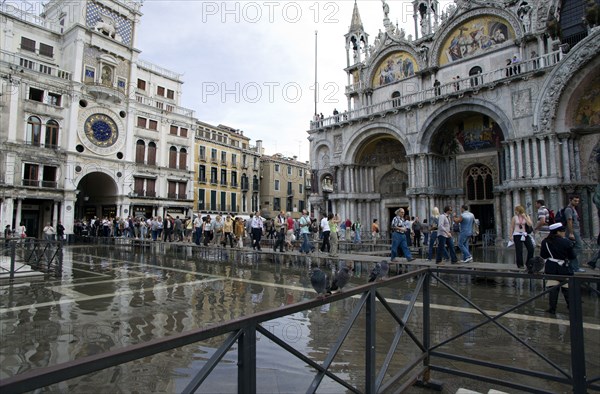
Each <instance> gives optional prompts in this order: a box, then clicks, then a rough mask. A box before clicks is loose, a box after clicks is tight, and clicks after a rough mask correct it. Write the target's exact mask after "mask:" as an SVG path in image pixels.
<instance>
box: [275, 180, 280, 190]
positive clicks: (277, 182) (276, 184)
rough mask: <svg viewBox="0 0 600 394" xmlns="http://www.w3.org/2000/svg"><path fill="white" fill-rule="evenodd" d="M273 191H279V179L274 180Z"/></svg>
mask: <svg viewBox="0 0 600 394" xmlns="http://www.w3.org/2000/svg"><path fill="white" fill-rule="evenodd" d="M275 191H279V180H278V179H276V180H275Z"/></svg>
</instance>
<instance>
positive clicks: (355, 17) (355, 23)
mask: <svg viewBox="0 0 600 394" xmlns="http://www.w3.org/2000/svg"><path fill="white" fill-rule="evenodd" d="M363 30H364V29H363V24H362V21H361V20H360V13H359V12H358V5H357V4H356V0H354V10H353V11H352V22H351V23H350V32H355V31H363Z"/></svg>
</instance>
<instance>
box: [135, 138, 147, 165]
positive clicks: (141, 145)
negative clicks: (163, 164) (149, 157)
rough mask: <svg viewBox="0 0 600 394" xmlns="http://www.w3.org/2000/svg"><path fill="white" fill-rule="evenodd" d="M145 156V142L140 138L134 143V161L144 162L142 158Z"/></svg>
mask: <svg viewBox="0 0 600 394" xmlns="http://www.w3.org/2000/svg"><path fill="white" fill-rule="evenodd" d="M145 156H146V143H145V142H144V141H142V140H138V142H137V143H136V144H135V162H136V163H138V164H144V158H145Z"/></svg>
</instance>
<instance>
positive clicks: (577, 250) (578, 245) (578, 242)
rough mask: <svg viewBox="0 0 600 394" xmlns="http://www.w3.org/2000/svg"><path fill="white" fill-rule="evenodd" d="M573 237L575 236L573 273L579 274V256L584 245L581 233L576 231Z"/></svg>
mask: <svg viewBox="0 0 600 394" xmlns="http://www.w3.org/2000/svg"><path fill="white" fill-rule="evenodd" d="M573 235H575V244H574V245H573V251H574V252H575V258H574V259H573V260H571V267H573V271H575V272H577V270H579V268H580V267H579V255H580V254H581V250H582V249H583V243H582V242H581V235H579V231H574V232H573Z"/></svg>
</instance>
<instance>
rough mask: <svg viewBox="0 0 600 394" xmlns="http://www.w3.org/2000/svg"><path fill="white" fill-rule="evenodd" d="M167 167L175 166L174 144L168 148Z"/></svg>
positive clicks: (175, 150)
mask: <svg viewBox="0 0 600 394" xmlns="http://www.w3.org/2000/svg"><path fill="white" fill-rule="evenodd" d="M169 168H177V148H175V147H174V146H172V147H171V148H170V149H169Z"/></svg>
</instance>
